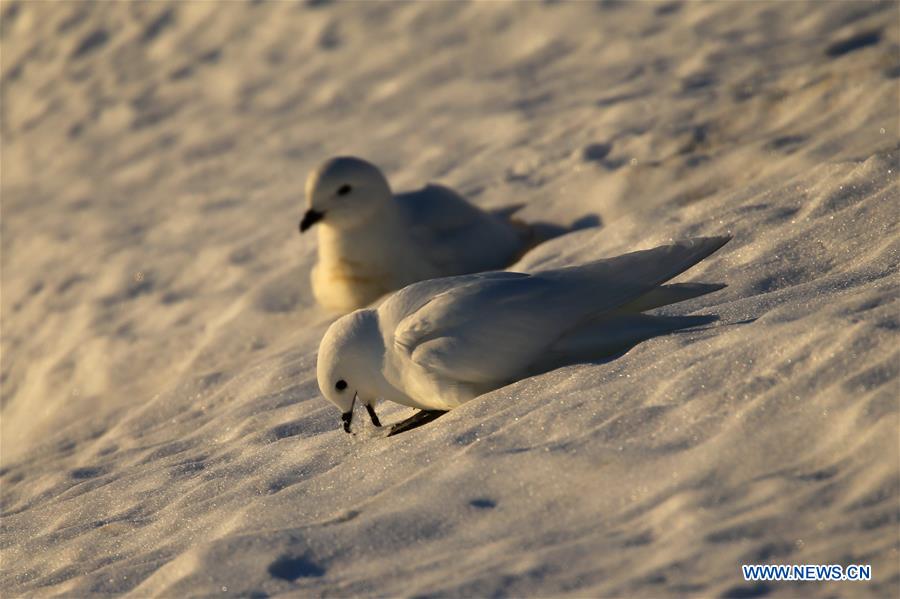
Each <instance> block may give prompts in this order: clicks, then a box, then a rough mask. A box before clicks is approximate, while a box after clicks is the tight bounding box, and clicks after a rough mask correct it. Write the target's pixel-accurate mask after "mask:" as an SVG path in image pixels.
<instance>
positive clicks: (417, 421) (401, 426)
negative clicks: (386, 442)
mask: <svg viewBox="0 0 900 599" xmlns="http://www.w3.org/2000/svg"><path fill="white" fill-rule="evenodd" d="M446 413H447V410H422V411H420V412H418V413H416V414H413V415H412V416H410V417H409V418H407V419H406V420H401V421H400V422H398V423H397V424H394V425H391V432H389V433H388V435H387V436H388V437H390V436H392V435H399V434H400V433H405V432H406V431H411V430H412V429H414V428H418V427H420V426H422V425H423V424H428V423H429V422H431V421H432V420H436V419H437V418H440V417H441V416H443V415H444V414H446Z"/></svg>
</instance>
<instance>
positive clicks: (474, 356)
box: [317, 237, 730, 434]
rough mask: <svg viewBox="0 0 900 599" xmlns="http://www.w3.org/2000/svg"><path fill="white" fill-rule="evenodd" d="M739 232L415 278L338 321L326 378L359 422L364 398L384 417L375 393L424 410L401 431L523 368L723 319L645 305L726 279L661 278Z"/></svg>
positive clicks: (324, 385) (331, 332)
mask: <svg viewBox="0 0 900 599" xmlns="http://www.w3.org/2000/svg"><path fill="white" fill-rule="evenodd" d="M729 239H730V237H700V238H695V239H688V240H685V241H678V242H676V243H674V244H672V245H666V246H661V247H657V248H655V249H651V250H644V251H639V252H632V253H629V254H625V255H622V256H618V257H615V258H609V259H605V260H597V261H594V262H589V263H587V264H584V265H581V266H574V267H568V268H560V269H556V270H547V271H543V272H536V273H533V274H525V273H516V272H487V273H480V274H472V275H463V276H457V277H449V278H443V279H435V280H430V281H423V282H420V283H416V284H413V285H410V286H408V287H406V288H404V289H402V290H400V291H398V292H396V293H394V294H392V295H391V296H390V297H388V298H387V299H386V300H385V301H384V302H382V303H381V305H380V306H378V307H377V308H370V309H363V310H357V311H356V312H353V313H352V314H348V315H346V316H343V317H342V318H340V319H338V320H337V321H336V322H334V323H333V324H332V325H331V327H330V328H329V329H328V331H327V332H326V333H325V336H324V337H323V339H322V342H321V344H320V346H319V355H318V363H317V378H318V383H319V388H320V389H321V391H322V394H323V395H324V396H325V398H326V399H328V400H329V401H331V402H332V403H333V404H334V405H336V406H337V407H338V409H340V411H341V414H342V419H343V421H344V429H345V430H346V431H347V432H350V425H351V421H352V418H353V407H354V405H355V403H356V402H357V401H359V402H362V404H363V405H364V406H365V407H366V409H367V410H368V411H369V415H370V416H371V417H372V421H373V423H375V425H376V426H380V423H379V422H378V418H377V416H376V414H375V411H374V405H373V402H374V401H375V400H378V399H383V400H388V401H393V402H396V403H399V404H402V405H405V406H410V407H414V408H419V409H421V410H422V412H420V413H418V414H417V415H416V416H413V417H412V418H410V419H408V420H407V421H404V422H402V423H400V424H399V425H395V428H394V429H392V432H391V434H394V433H396V432H400V431H401V430H408V428H412V427H414V426H418V425H419V424H422V423H424V422H426V421H428V420H430V419H433V418H435V417H436V416H438V415H440V414H442V413H443V412H444V411H447V410H451V409H453V408H455V407H457V406H459V405H461V404H463V403H465V402H467V401H469V400H471V399H473V398H475V397H478V396H479V395H482V394H483V393H487V392H488V391H492V390H494V389H497V388H499V387H503V386H505V385H507V384H509V383H512V382H514V381H517V380H519V379H522V378H525V377H528V376H532V375H534V374H539V373H541V372H546V371H548V370H551V369H553V368H557V367H559V366H562V365H565V364H572V363H576V362H581V361H588V360H596V359H600V358H603V357H609V356H613V355H616V354H618V353H621V352H623V351H625V350H627V349H628V348H630V347H631V346H633V345H634V344H635V343H638V342H639V341H642V340H644V339H647V338H649V337H652V336H654V335H659V334H663V333H668V332H671V331H673V330H677V329H681V328H685V327H689V326H696V325H698V324H705V323H709V322H712V321H714V320H716V317H715V316H684V317H662V316H651V315H647V314H640V312H641V311H643V310H649V309H652V308H655V307H659V306H662V305H666V304H670V303H674V302H678V301H682V300H685V299H689V298H692V297H697V296H699V295H703V294H704V293H709V292H711V291H715V290H717V289H721V288H722V287H724V285H707V284H683V285H665V286H661V285H662V283H664V282H666V281H668V280H669V279H671V278H673V277H675V276H677V275H678V274H680V273H682V272H684V271H685V270H687V269H688V268H690V267H691V266H693V265H694V264H696V263H698V262H700V261H701V260H703V259H704V258H706V257H707V256H709V255H710V254H712V253H713V252H715V251H716V250H718V249H719V248H720V247H722V246H723V245H724V244H725V243H727V242H728V240H729Z"/></svg>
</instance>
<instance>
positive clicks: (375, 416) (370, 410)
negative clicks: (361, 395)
mask: <svg viewBox="0 0 900 599" xmlns="http://www.w3.org/2000/svg"><path fill="white" fill-rule="evenodd" d="M366 412H368V413H369V418H371V419H372V424H374V425H375V426H381V421H380V420H378V414H376V413H375V408H373V407H372V404H366Z"/></svg>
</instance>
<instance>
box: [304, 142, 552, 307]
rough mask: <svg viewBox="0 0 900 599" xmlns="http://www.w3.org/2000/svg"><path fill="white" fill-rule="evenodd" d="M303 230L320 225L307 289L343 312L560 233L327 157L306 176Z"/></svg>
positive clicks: (497, 265)
mask: <svg viewBox="0 0 900 599" xmlns="http://www.w3.org/2000/svg"><path fill="white" fill-rule="evenodd" d="M306 202H307V206H308V209H307V211H306V214H304V216H303V219H302V220H301V221H300V232H301V233H303V232H304V231H306V230H307V229H309V228H310V227H312V226H313V225H316V224H318V226H319V260H318V263H317V264H316V265H315V267H314V268H313V271H312V276H311V278H312V289H313V294H314V295H315V297H316V300H317V301H318V302H319V303H320V304H321V305H322V306H324V307H325V308H327V309H329V310H332V311H335V312H339V313H346V312H349V311H351V310H355V309H356V308H360V307H362V306H365V305H368V304H370V303H372V302H373V301H374V300H376V299H378V298H380V297H381V296H383V295H385V294H386V293H388V292H390V291H394V290H396V289H400V288H402V287H403V286H405V285H408V284H410V283H414V282H416V281H423V280H426V279H434V278H437V277H447V276H453V275H460V274H466V273H473V272H482V271H487V270H499V269H502V268H504V267H506V266H508V265H509V264H511V263H512V262H514V261H515V260H516V259H518V258H519V257H520V256H521V255H522V254H523V253H524V252H525V251H526V250H527V249H528V248H529V247H530V246H531V245H533V244H534V243H535V242H538V241H542V240H545V239H549V238H550V237H553V236H556V235H559V234H561V233H563V232H565V231H566V229H564V228H562V227H555V226H552V225H537V226H536V227H532V226H529V225H525V224H523V223H517V222H513V221H511V220H509V216H510V214H511V213H512V212H515V210H517V209H518V208H517V207H516V208H512V209H508V210H506V211H505V212H499V213H489V212H485V211H484V210H481V209H480V208H478V207H476V206H473V205H472V204H470V203H468V202H467V201H466V200H464V199H463V198H462V197H460V196H459V195H458V194H457V193H456V192H454V191H453V190H452V189H448V188H446V187H442V186H440V185H431V184H430V185H427V186H426V187H424V188H422V189H420V190H418V191H413V192H409V193H402V194H398V195H394V194H393V192H392V191H391V187H390V185H389V184H388V182H387V179H386V178H385V176H384V175H383V174H382V173H381V171H380V170H379V169H378V167H376V166H375V165H373V164H370V163H368V162H366V161H365V160H361V159H359V158H352V157H337V158H332V159H330V160H328V161H326V162H325V163H324V164H322V165H321V166H319V167H318V168H317V169H315V170H314V171H312V172H311V173H310V174H309V177H308V178H307V180H306Z"/></svg>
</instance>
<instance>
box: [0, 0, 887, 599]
mask: <svg viewBox="0 0 900 599" xmlns="http://www.w3.org/2000/svg"><path fill="white" fill-rule="evenodd" d="M0 15H2V33H0V40H2V41H0V50H2V97H0V100H2V105H0V106H2V107H0V111H2V112H0V114H2V138H3V147H2V306H0V307H2V331H3V335H2V379H0V380H2V443H0V450H2V469H0V473H2V478H0V482H2V487H0V488H2V521H0V524H2V533H0V549H2V553H0V558H2V569H0V570H2V571H0V591H2V594H3V596H5V597H6V596H19V595H25V596H41V597H43V596H48V595H57V594H61V595H67V596H83V595H88V594H91V593H123V592H131V594H133V595H134V596H138V597H146V596H162V597H182V596H188V595H190V596H205V595H242V596H253V597H262V596H265V595H275V594H278V593H282V592H295V593H298V594H301V595H328V596H334V595H340V596H347V595H380V596H383V595H419V596H421V595H428V596H434V595H437V596H487V595H505V596H520V595H527V596H578V597H583V596H660V595H673V596H683V595H703V596H725V597H748V596H763V595H768V594H771V595H783V596H797V595H799V594H801V593H802V594H803V595H804V596H806V595H818V596H834V595H840V596H897V595H898V593H900V566H898V564H900V554H898V549H900V443H898V429H900V422H898V414H900V406H898V396H900V389H898V372H900V344H898V331H900V303H898V297H900V275H898V262H900V235H898V228H900V226H898V222H900V218H898V216H900V214H898V212H900V202H898V199H900V186H898V179H897V173H896V170H897V168H898V155H900V150H898V135H900V123H898V119H900V101H898V100H900V89H898V81H900V79H898V78H900V7H898V5H897V3H895V2H868V1H866V2H814V3H802V2H741V3H733V2H708V3H676V2H670V3H652V2H641V3H623V2H611V1H606V2H578V3H549V2H548V3H538V2H520V3H502V2H481V3H474V4H458V3H449V2H448V3H425V2H418V3H389V4H388V3H350V2H348V3H336V4H332V3H329V2H325V1H321V0H320V1H316V2H304V3H288V2H264V3H216V2H184V3H171V4H168V3H163V2H146V3H105V2H101V3H88V2H59V3H49V2H40V3H38V2H31V3H24V2H18V3H16V2H10V1H7V0H3V2H2V6H0ZM336 154H355V155H359V156H363V157H366V158H369V159H371V160H373V161H375V162H376V163H378V164H379V166H381V167H382V168H383V169H384V170H385V172H386V174H387V175H388V177H389V178H390V180H391V182H392V183H393V184H394V185H395V187H396V188H397V189H399V190H403V189H408V188H411V187H413V186H418V185H420V184H421V183H422V182H423V181H427V180H437V181H441V182H444V183H446V184H448V185H450V186H453V187H455V188H457V189H460V190H461V191H462V192H464V193H465V194H466V195H467V196H468V197H469V198H471V199H472V201H474V202H476V203H478V204H479V205H481V206H483V207H485V208H496V207H501V206H504V205H509V204H512V203H519V202H524V203H526V204H527V206H526V207H525V208H524V209H523V211H522V213H521V215H522V217H523V218H525V219H527V220H543V221H550V222H560V223H571V222H572V221H575V220H577V219H579V218H582V217H585V216H589V215H592V214H594V215H597V216H599V217H600V219H602V223H603V226H602V227H601V228H599V229H586V230H583V231H580V232H578V233H575V234H573V235H570V236H566V237H563V238H559V239H556V240H554V241H551V242H549V243H547V244H545V245H543V246H541V247H539V248H538V249H536V250H535V251H534V253H532V254H530V255H528V256H526V257H525V258H524V263H525V265H526V266H534V267H539V266H547V265H552V264H572V263H577V262H579V261H584V260H588V259H591V258H597V257H601V256H612V255H615V254H619V253H624V252H626V251H631V250H635V249H640V248H646V247H652V246H654V245H658V244H661V243H664V242H666V241H668V240H670V239H678V238H685V237H689V236H696V235H720V234H725V233H731V234H733V235H734V240H733V241H732V242H731V243H729V244H728V245H727V246H726V247H725V248H723V250H721V251H720V252H718V253H717V254H715V255H713V256H712V257H711V258H709V259H708V260H705V261H704V262H702V263H701V264H700V265H698V266H697V267H696V268H694V269H692V270H691V271H689V273H688V274H686V275H685V276H683V277H681V278H680V280H701V281H706V282H726V283H728V284H729V287H728V288H727V289H725V290H723V291H719V292H717V293H714V294H712V295H709V296H705V297H702V298H698V299H696V300H693V301H692V302H688V303H686V304H684V305H679V306H675V307H671V308H668V309H667V313H671V314H687V313H702V314H707V313H709V314H719V315H720V316H721V317H722V322H721V323H720V324H718V325H716V326H713V327H710V328H706V329H704V330H698V331H693V332H688V333H682V334H677V335H672V336H667V337H660V338H656V339H653V340H650V341H647V342H645V343H642V344H640V345H638V346H637V347H636V348H634V349H633V350H632V351H630V352H629V353H627V354H626V355H625V356H623V357H622V358H620V359H617V360H613V361H611V362H609V363H606V364H599V365H590V364H584V365H576V366H571V367H566V368H562V369H559V370H556V371H553V372H550V373H548V374H545V375H542V376H538V377H534V378H531V379H527V380H523V381H520V382H518V383H516V384H513V385H510V386H509V387H506V388H503V389H500V390H498V391H495V392H493V393H490V394H488V395H485V396H483V397H482V398H480V399H478V400H476V401H473V402H471V403H469V404H466V405H465V406H463V407H462V408H460V409H457V410H454V411H453V412H451V413H450V414H448V415H446V416H444V417H443V418H441V419H440V420H438V421H436V422H434V423H431V424H429V425H428V426H426V427H423V428H421V429H418V430H415V431H412V432H409V433H406V434H403V435H399V436H397V437H392V438H390V439H378V438H375V437H374V435H373V434H367V431H363V432H362V433H361V434H359V435H357V436H355V437H350V436H347V435H345V434H344V433H343V432H341V431H340V430H339V417H338V414H337V412H336V410H335V409H334V408H333V407H332V406H331V405H330V404H328V403H327V402H326V401H324V400H323V399H322V398H321V397H320V396H319V393H318V390H317V388H316V383H315V360H316V355H315V352H316V348H317V346H318V342H319V339H320V337H321V335H322V333H323V331H324V330H325V328H326V327H327V325H328V324H329V322H330V317H329V316H328V315H327V314H325V313H324V312H322V311H320V309H318V308H317V307H316V306H315V305H314V303H313V301H312V297H311V293H310V290H309V286H308V280H309V279H308V273H309V269H310V267H311V264H312V262H313V258H314V252H315V239H314V238H313V236H304V237H300V236H298V235H297V231H296V224H297V220H298V219H299V217H300V214H301V212H302V208H303V197H302V183H303V180H304V178H305V177H306V174H307V172H308V170H309V169H310V168H312V167H313V166H314V165H316V164H317V163H319V162H320V161H321V160H322V159H323V158H326V157H328V156H332V155H336ZM560 309H565V307H564V306H560ZM408 413H409V410H406V409H403V408H399V407H398V408H395V409H394V410H392V411H386V412H385V413H384V414H383V418H382V419H383V420H384V421H387V422H390V421H393V420H397V419H399V418H401V417H404V416H406V415H407V414H408ZM368 432H370V433H371V432H372V431H371V430H369V431H368ZM747 562H765V563H791V564H805V563H826V564H830V563H838V564H842V565H847V564H851V563H863V564H867V563H868V564H871V565H872V569H873V577H874V580H873V581H871V582H868V583H860V582H835V583H809V582H807V583H784V582H769V583H746V582H744V581H743V579H742V577H741V574H740V565H741V564H742V563H747Z"/></svg>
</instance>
